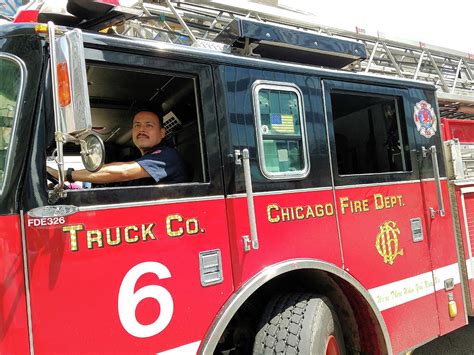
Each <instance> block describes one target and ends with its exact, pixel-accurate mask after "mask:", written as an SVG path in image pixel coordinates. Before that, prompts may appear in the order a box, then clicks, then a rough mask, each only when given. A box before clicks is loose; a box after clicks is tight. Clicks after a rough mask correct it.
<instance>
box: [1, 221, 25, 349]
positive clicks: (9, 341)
mask: <svg viewBox="0 0 474 355" xmlns="http://www.w3.org/2000/svg"><path fill="white" fill-rule="evenodd" d="M0 260H1V262H0V305H1V309H0V354H2V355H3V354H5V355H7V354H27V353H28V351H29V346H28V323H27V315H26V298H25V279H24V272H23V254H22V248H21V229H20V218H19V216H17V215H15V216H0Z"/></svg>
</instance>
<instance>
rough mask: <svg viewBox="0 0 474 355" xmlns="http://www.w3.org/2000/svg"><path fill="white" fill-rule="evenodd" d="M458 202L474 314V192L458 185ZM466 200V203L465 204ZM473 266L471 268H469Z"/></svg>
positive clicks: (471, 306) (470, 301) (470, 310)
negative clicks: (473, 272) (462, 189)
mask: <svg viewBox="0 0 474 355" xmlns="http://www.w3.org/2000/svg"><path fill="white" fill-rule="evenodd" d="M462 187H463V188H466V187H467V188H470V187H472V186H469V185H463V186H462ZM455 191H456V202H457V208H458V212H459V226H460V230H461V237H462V243H463V249H464V260H467V265H466V266H467V268H468V277H470V278H469V279H468V294H469V302H468V305H470V307H469V308H468V310H467V311H468V313H469V315H473V314H474V280H473V279H472V277H473V275H472V255H473V237H474V193H472V192H465V193H463V192H461V188H460V187H456V190H455ZM463 200H464V204H463ZM469 268H471V270H469Z"/></svg>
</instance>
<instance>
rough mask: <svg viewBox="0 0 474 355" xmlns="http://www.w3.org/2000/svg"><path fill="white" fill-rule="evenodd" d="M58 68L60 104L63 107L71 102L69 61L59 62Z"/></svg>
mask: <svg viewBox="0 0 474 355" xmlns="http://www.w3.org/2000/svg"><path fill="white" fill-rule="evenodd" d="M56 68H57V73H58V97H59V104H60V105H61V106H62V107H66V106H68V105H69V104H70V103H71V86H70V85H69V74H68V70H67V63H59V64H58V65H57V66H56Z"/></svg>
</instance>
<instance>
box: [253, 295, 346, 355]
mask: <svg viewBox="0 0 474 355" xmlns="http://www.w3.org/2000/svg"><path fill="white" fill-rule="evenodd" d="M258 329H259V330H258V332H257V335H256V336H255V343H254V348H253V353H254V354H285V355H289V354H301V355H307V354H314V355H342V354H345V350H344V338H343V336H342V330H341V326H340V324H339V320H338V319H337V315H336V313H335V311H334V309H333V307H332V305H331V302H330V301H329V299H328V298H326V297H324V296H319V295H314V294H310V293H290V294H282V295H277V296H276V297H274V298H272V299H271V300H270V302H269V303H268V305H267V306H266V308H265V312H264V313H263V316H262V319H261V324H260V326H259V327H258Z"/></svg>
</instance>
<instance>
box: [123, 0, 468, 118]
mask: <svg viewBox="0 0 474 355" xmlns="http://www.w3.org/2000/svg"><path fill="white" fill-rule="evenodd" d="M140 6H141V8H142V10H143V15H142V16H141V17H139V18H135V19H132V20H128V21H126V22H125V23H124V24H123V25H122V26H119V27H114V30H115V31H117V32H118V34H122V35H127V36H134V37H142V38H147V39H155V40H160V41H166V42H171V43H178V44H187V45H192V46H197V47H205V48H210V49H215V50H220V51H231V48H229V46H228V45H226V44H223V43H219V42H217V41H219V40H220V39H221V37H222V36H219V34H220V33H221V32H223V31H224V30H225V29H226V28H227V27H228V26H229V24H231V22H232V21H233V20H235V19H236V18H246V19H252V20H255V21H258V22H263V23H266V24H277V25H280V26H284V27H287V28H289V29H298V30H301V31H306V32H307V33H309V34H321V35H326V36H329V37H332V38H335V39H336V38H337V39H348V40H352V41H356V42H358V43H361V44H363V45H364V46H365V48H366V51H367V53H368V54H369V55H368V59H367V60H365V61H364V60H360V61H355V62H352V63H350V64H348V65H346V66H345V67H344V69H346V70H351V71H358V72H365V73H375V74H379V75H385V76H392V77H399V78H404V79H413V80H421V81H426V82H430V83H433V84H434V85H435V86H436V87H437V88H438V100H439V102H440V111H441V116H443V117H450V118H473V119H474V55H472V54H468V53H463V52H458V51H454V50H449V49H445V48H440V47H435V46H431V45H427V44H424V43H420V42H410V41H405V40H395V39H389V38H384V37H383V36H380V35H379V36H369V35H366V34H365V33H363V31H359V30H357V31H355V32H352V31H347V30H341V29H337V28H332V27H327V26H321V25H318V24H317V22H316V21H317V20H316V18H315V17H314V16H313V15H310V14H307V13H304V12H299V11H296V10H290V9H286V8H283V7H278V6H270V5H265V4H262V3H254V2H252V3H250V2H249V1H245V0H243V1H241V2H240V3H236V2H235V1H234V2H232V3H231V2H230V1H228V0H173V1H171V0H143V3H142V4H141V5H140ZM249 8H250V9H249ZM234 50H235V48H234ZM240 54H244V55H245V54H247V55H251V54H253V52H252V45H251V43H245V44H244V45H243V49H242V50H241V51H240ZM463 110H464V111H463Z"/></svg>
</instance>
